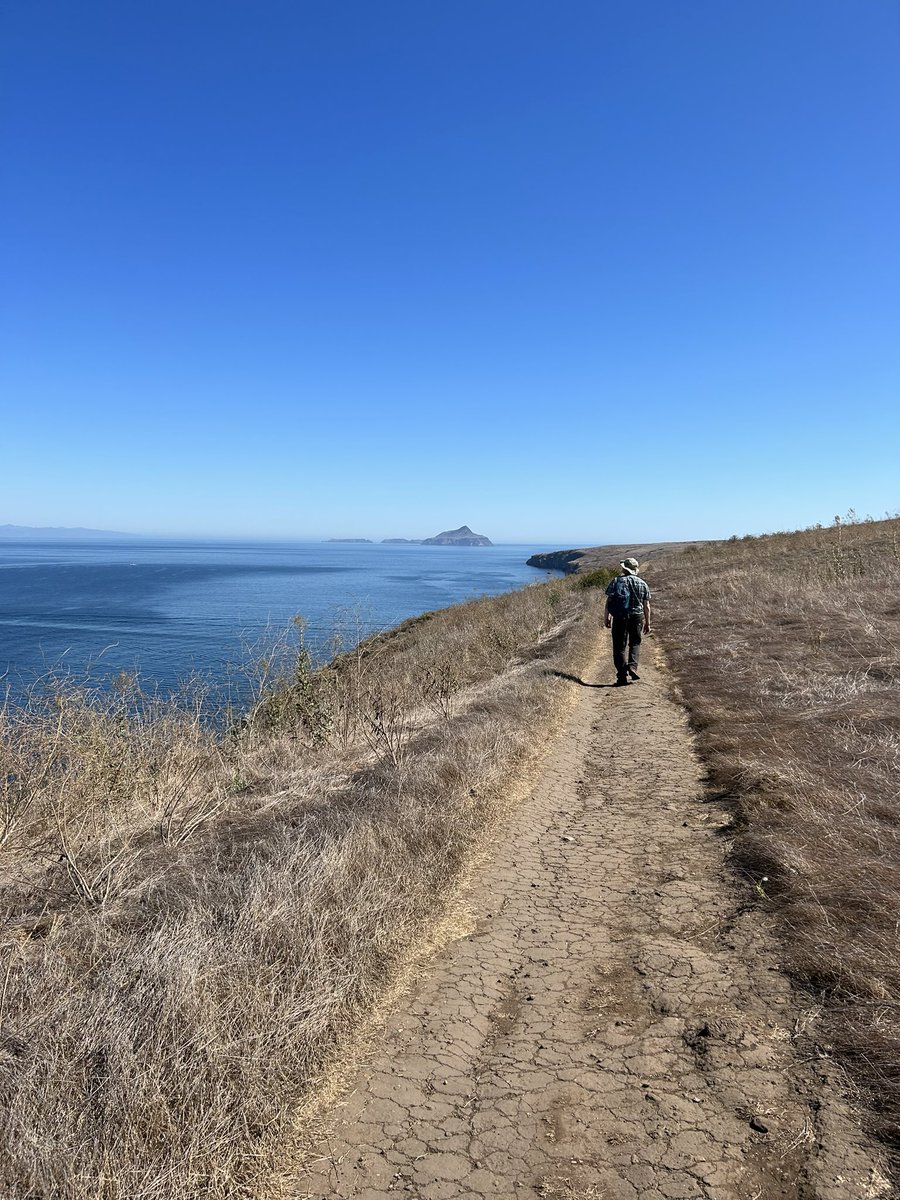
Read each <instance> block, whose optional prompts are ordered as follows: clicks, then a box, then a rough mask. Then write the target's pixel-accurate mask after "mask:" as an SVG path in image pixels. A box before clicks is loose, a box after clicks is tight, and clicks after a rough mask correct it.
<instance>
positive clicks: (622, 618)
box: [603, 558, 650, 687]
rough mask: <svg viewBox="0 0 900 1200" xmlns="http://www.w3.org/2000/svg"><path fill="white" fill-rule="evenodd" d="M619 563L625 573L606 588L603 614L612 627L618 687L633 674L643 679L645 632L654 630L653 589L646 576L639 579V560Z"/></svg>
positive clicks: (633, 677) (625, 682)
mask: <svg viewBox="0 0 900 1200" xmlns="http://www.w3.org/2000/svg"><path fill="white" fill-rule="evenodd" d="M619 566H620V567H621V568H622V574H621V575H619V576H618V577H617V578H616V579H614V580H613V581H612V583H611V584H610V585H609V587H608V588H607V589H606V608H605V609H604V613H603V616H604V620H605V621H606V628H607V629H609V627H610V626H612V644H613V663H614V665H615V668H616V687H624V686H625V684H627V683H628V682H629V679H628V676H629V675H630V676H631V678H632V679H640V675H638V660H639V659H640V656H641V633H642V632H643V633H649V632H650V589H649V588H648V587H647V585H646V583H645V582H644V581H643V579H638V571H639V570H640V567H639V565H638V561H637V559H635V558H626V559H625V561H624V562H621V563H619ZM626 649H627V652H628V656H627V658H626Z"/></svg>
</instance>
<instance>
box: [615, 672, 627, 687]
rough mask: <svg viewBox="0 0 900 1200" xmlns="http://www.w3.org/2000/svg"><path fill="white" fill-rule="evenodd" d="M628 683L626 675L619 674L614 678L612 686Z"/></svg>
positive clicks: (621, 685)
mask: <svg viewBox="0 0 900 1200" xmlns="http://www.w3.org/2000/svg"><path fill="white" fill-rule="evenodd" d="M628 683H629V679H628V676H627V675H619V676H618V678H617V679H616V682H615V683H614V684H613V687H627V686H628Z"/></svg>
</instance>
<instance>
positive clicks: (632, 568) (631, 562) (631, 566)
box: [619, 558, 641, 575]
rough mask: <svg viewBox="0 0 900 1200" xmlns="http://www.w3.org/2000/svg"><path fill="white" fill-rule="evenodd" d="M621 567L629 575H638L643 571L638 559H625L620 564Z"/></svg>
mask: <svg viewBox="0 0 900 1200" xmlns="http://www.w3.org/2000/svg"><path fill="white" fill-rule="evenodd" d="M619 566H620V567H622V568H623V570H625V571H627V572H628V574H629V575H637V573H638V571H639V570H640V569H641V565H640V563H639V562H638V560H637V559H636V558H625V559H623V560H622V562H620V563H619Z"/></svg>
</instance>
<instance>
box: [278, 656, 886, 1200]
mask: <svg viewBox="0 0 900 1200" xmlns="http://www.w3.org/2000/svg"><path fill="white" fill-rule="evenodd" d="M648 657H650V656H649V655H648ZM642 674H643V676H644V678H643V680H642V681H641V683H640V684H635V685H632V686H631V687H628V688H619V689H612V688H607V687H597V686H588V687H581V688H579V692H580V696H579V700H578V703H577V706H576V708H575V709H574V711H573V714H572V716H571V718H570V720H569V722H568V725H567V726H566V728H565V730H564V732H563V734H562V736H561V738H560V739H559V741H558V743H557V744H556V746H555V747H554V748H553V749H552V750H551V752H550V754H549V757H548V760H547V763H546V767H545V770H544V772H543V775H542V778H541V780H540V782H539V784H538V785H537V787H536V788H535V790H534V792H533V794H532V796H531V798H530V800H529V801H528V802H527V803H526V804H524V805H523V806H522V807H521V808H520V809H519V810H517V812H516V813H515V815H514V816H513V818H512V819H511V821H510V823H509V825H508V827H507V828H506V829H505V830H504V831H503V832H502V835H501V840H500V841H499V843H498V845H497V847H496V850H495V852H494V854H493V855H492V857H491V859H490V861H489V863H488V865H487V866H486V867H485V868H484V870H483V871H482V872H481V874H480V876H479V878H478V881H477V884H476V887H475V890H474V893H473V895H472V898H471V904H472V914H473V926H472V931H471V933H470V934H469V935H468V936H466V937H463V938H461V939H460V940H459V941H457V942H456V943H454V944H453V945H452V946H451V947H450V948H449V949H448V950H447V951H446V952H445V953H444V954H443V955H442V957H441V959H440V960H439V961H438V962H437V963H436V964H435V965H434V969H433V970H432V971H431V973H430V974H429V977H428V979H427V980H426V981H425V982H424V983H422V984H421V986H420V987H419V989H418V991H417V992H416V994H415V995H413V996H411V997H409V998H408V1000H407V1002H406V1003H405V1005H404V1007H403V1009H402V1010H401V1011H399V1012H397V1013H396V1014H395V1016H394V1017H393V1018H392V1019H391V1020H390V1022H389V1024H388V1028H387V1031H386V1035H385V1041H384V1043H383V1046H382V1049H381V1050H380V1051H379V1052H377V1053H376V1054H375V1056H374V1058H373V1060H372V1061H370V1062H369V1063H367V1064H366V1066H365V1068H364V1070H363V1071H362V1072H361V1074H360V1076H359V1078H358V1080H357V1082H356V1086H355V1089H354V1090H353V1092H352V1093H351V1094H350V1096H349V1097H348V1099H347V1100H346V1101H345V1102H344V1104H343V1105H342V1107H341V1108H340V1109H339V1110H338V1112H337V1113H336V1114H334V1115H333V1118H332V1129H331V1132H330V1133H329V1135H328V1137H327V1138H326V1139H324V1141H323V1144H322V1146H321V1148H320V1155H321V1157H318V1158H317V1159H316V1161H315V1162H314V1164H313V1167H312V1169H311V1170H310V1171H309V1172H308V1173H307V1174H306V1176H305V1177H303V1178H302V1179H301V1180H298V1182H297V1186H296V1189H295V1192H294V1194H295V1195H296V1196H297V1197H317V1198H322V1200H324V1198H325V1197H330V1198H345V1197H346V1198H350V1197H355V1198H357V1200H382V1198H387V1197H395V1196H396V1195H397V1194H398V1193H400V1194H404V1193H405V1194H406V1195H412V1196H415V1197H420V1198H421V1200H463V1198H469V1197H472V1198H475V1200H477V1198H479V1197H510V1198H515V1200H529V1198H533V1197H551V1198H552V1197H558V1198H560V1200H562V1198H572V1200H575V1198H583V1200H588V1198H596V1200H781V1198H785V1200H787V1198H797V1200H814V1198H815V1200H864V1198H866V1197H880V1196H881V1197H883V1196H888V1195H889V1194H890V1188H889V1187H888V1185H887V1183H886V1181H885V1179H884V1177H883V1175H882V1174H881V1173H880V1171H879V1168H878V1165H877V1159H876V1156H875V1154H874V1153H873V1151H872V1149H871V1147H869V1146H867V1143H866V1141H865V1139H864V1138H863V1137H862V1135H861V1134H860V1132H859V1130H858V1128H857V1126H856V1124H855V1122H854V1120H853V1116H852V1113H851V1112H850V1111H849V1109H848V1106H847V1104H846V1103H845V1101H844V1100H842V1098H841V1097H840V1094H839V1092H838V1090H837V1088H836V1086H835V1085H834V1082H833V1079H832V1077H831V1075H830V1072H831V1070H832V1068H831V1065H830V1063H829V1062H828V1061H827V1060H824V1059H818V1058H815V1057H810V1056H809V1054H808V1053H807V1054H806V1056H804V1054H803V1053H802V1052H801V1050H800V1049H799V1048H798V1047H797V1045H795V1042H794V1041H793V1040H792V1031H793V1030H794V1027H795V1025H796V1023H797V1021H798V1017H799V1016H800V1014H798V1011H797V1009H796V1002H795V1000H794V999H793V997H792V996H791V993H790V989H789V987H788V985H787V984H786V982H785V979H784V977H783V976H782V975H781V974H780V972H779V971H778V968H777V960H776V957H775V954H776V952H775V950H774V949H773V945H774V943H773V942H772V940H771V938H770V936H769V935H768V933H767V930H766V928H765V924H764V921H763V919H762V918H761V917H760V916H759V915H758V914H756V913H753V912H748V911H743V912H742V911H741V903H740V899H739V897H738V896H737V894H736V890H735V888H734V887H733V885H732V883H731V882H730V880H729V878H728V875H727V870H726V869H725V867H724V864H723V856H724V840H725V839H724V838H723V837H722V836H721V835H722V832H723V827H724V826H725V825H726V824H727V816H726V814H725V813H724V812H723V811H722V810H721V809H720V808H719V807H718V806H717V805H716V804H715V803H713V802H710V801H709V799H708V797H706V796H705V795H704V791H703V784H702V781H701V769H700V767H699V765H698V763H697V761H696V759H695V758H694V755H693V750H692V743H691V738H690V734H689V731H688V729H687V725H686V722H685V717H684V714H683V711H682V710H681V709H680V707H679V706H678V705H677V704H676V703H674V702H673V701H672V700H671V699H670V698H669V695H668V689H667V681H666V678H665V674H664V672H663V671H662V670H661V669H660V667H659V666H658V665H657V666H656V667H654V666H652V665H647V666H646V667H645V668H644V669H643V670H642ZM587 678H588V679H589V680H592V679H594V678H597V679H603V678H608V671H607V669H606V662H605V657H604V659H603V662H602V665H601V664H598V665H597V666H596V667H595V669H594V674H593V675H590V676H588V677H587ZM575 686H578V685H577V684H575V683H573V687H575ZM804 1057H805V1058H806V1060H805V1061H804Z"/></svg>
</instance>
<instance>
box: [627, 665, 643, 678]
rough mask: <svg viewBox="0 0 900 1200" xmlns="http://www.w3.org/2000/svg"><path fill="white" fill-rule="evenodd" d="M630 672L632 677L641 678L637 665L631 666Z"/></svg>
mask: <svg viewBox="0 0 900 1200" xmlns="http://www.w3.org/2000/svg"><path fill="white" fill-rule="evenodd" d="M628 674H629V675H630V676H631V678H632V679H640V675H638V673H637V667H629V668H628Z"/></svg>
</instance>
